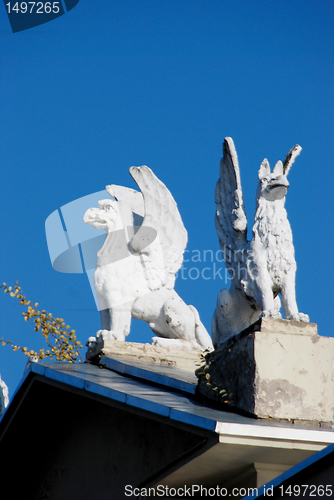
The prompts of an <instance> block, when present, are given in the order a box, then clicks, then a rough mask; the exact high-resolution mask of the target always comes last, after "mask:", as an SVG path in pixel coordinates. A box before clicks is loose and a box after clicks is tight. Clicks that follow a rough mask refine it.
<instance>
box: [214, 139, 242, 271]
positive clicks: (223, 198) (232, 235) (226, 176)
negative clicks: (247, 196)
mask: <svg viewBox="0 0 334 500" xmlns="http://www.w3.org/2000/svg"><path fill="white" fill-rule="evenodd" d="M215 202H216V208H217V211H216V217H215V225H216V231H217V235H218V238H219V244H220V249H221V251H222V253H223V256H224V260H225V264H226V266H227V268H228V269H230V268H231V266H232V268H234V264H237V263H238V262H239V261H241V260H240V259H242V252H240V253H239V251H240V250H241V249H243V248H244V247H245V245H246V244H247V217H246V212H245V207H244V198H243V194H242V188H241V181H240V170H239V162H238V156H237V152H236V150H235V147H234V142H233V140H232V139H231V137H226V138H225V140H224V144H223V158H222V159H221V161H220V178H219V179H218V182H217V184H216V189H215ZM230 272H231V271H230Z"/></svg>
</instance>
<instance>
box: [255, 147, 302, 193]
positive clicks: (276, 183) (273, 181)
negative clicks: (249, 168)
mask: <svg viewBox="0 0 334 500" xmlns="http://www.w3.org/2000/svg"><path fill="white" fill-rule="evenodd" d="M301 149H302V148H301V147H300V146H298V144H297V145H296V146H294V147H293V148H292V149H291V150H290V151H289V153H288V154H287V156H286V158H285V160H284V163H282V162H281V161H278V162H277V163H276V165H275V167H274V170H273V171H272V172H270V166H269V162H268V160H267V158H265V159H264V160H263V162H262V163H261V166H260V169H259V174H258V175H259V181H260V182H259V187H258V193H257V197H260V196H262V197H263V198H265V199H266V200H268V201H276V200H281V199H283V198H284V196H285V195H286V193H287V190H288V188H289V181H288V179H287V175H288V172H289V171H290V168H291V166H292V164H293V162H294V161H295V158H296V157H297V156H298V155H299V153H300V152H301Z"/></svg>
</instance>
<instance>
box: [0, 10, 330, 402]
mask: <svg viewBox="0 0 334 500" xmlns="http://www.w3.org/2000/svg"><path fill="white" fill-rule="evenodd" d="M333 21H334V4H333V3H332V2H328V1H324V0H322V1H311V0H304V1H301V0H290V1H285V0H284V1H276V0H273V1H270V2H268V1H260V0H255V1H253V2H245V1H238V0H235V1H234V2H227V1H223V0H220V1H216V0H211V1H209V2H204V1H199V0H192V1H189V0H183V1H182V2H179V1H178V2H177V1H174V0H168V1H163V0H161V1H159V2H157V1H141V2H137V1H133V0H128V1H127V0H124V1H122V2H107V1H102V2H92V1H88V0H80V2H79V3H78V5H77V6H76V7H75V8H74V9H72V10H71V11H70V12H69V13H67V14H65V15H64V16H61V17H59V18H58V19H56V20H54V21H52V22H50V23H47V24H44V25H41V26H39V27H36V28H33V29H30V30H27V31H22V32H19V33H15V34H13V33H12V32H11V29H10V25H9V21H8V18H7V16H6V11H5V7H4V6H3V7H1V8H0V39H1V55H0V57H1V83H0V84H1V120H0V127H1V134H0V137H1V151H2V155H1V161H2V169H1V172H2V176H1V204H2V217H1V225H2V234H1V276H0V281H1V282H2V281H6V282H7V283H8V284H12V283H14V282H15V281H16V280H19V284H20V285H21V286H22V288H23V290H24V292H25V294H26V296H27V297H28V298H30V299H31V300H33V301H34V302H35V301H38V302H39V304H40V307H41V308H44V309H47V310H48V311H50V312H52V313H53V314H55V315H56V316H59V317H63V318H65V320H66V322H67V323H69V324H70V325H71V327H72V328H74V329H75V330H76V331H77V334H78V337H79V339H80V340H81V341H82V342H83V343H85V341H86V339H87V338H88V337H89V336H91V335H94V334H95V332H96V331H97V330H98V329H99V314H98V311H97V309H96V306H95V302H94V299H93V295H92V292H91V289H90V286H89V282H88V279H87V276H86V275H85V274H63V273H58V272H56V271H54V270H53V268H52V266H51V261H50V257H49V253H48V249H47V244H46V237H45V220H46V218H47V217H48V216H49V215H50V214H51V213H52V212H54V211H55V210H57V209H58V208H60V207H61V206H63V205H65V204H67V203H69V202H71V201H73V200H76V199H78V198H81V197H83V196H86V195H89V194H91V193H95V192H97V191H101V190H103V189H104V188H105V185H107V184H119V185H123V186H128V187H136V186H135V184H134V182H133V181H132V179H131V177H130V175H129V173H128V169H129V167H131V166H132V165H143V164H146V165H148V166H149V167H151V168H152V169H153V171H154V172H155V173H156V175H157V176H158V177H159V178H160V179H161V180H162V181H163V182H164V183H165V184H166V185H167V187H168V188H169V189H170V190H171V192H172V194H173V196H174V198H175V200H176V201H177V203H178V207H179V210H180V213H181V216H182V219H183V222H184V224H185V227H186V229H187V231H188V237H189V242H188V250H189V252H188V253H187V257H188V259H187V260H189V257H190V258H191V257H192V256H194V255H197V256H198V255H200V256H201V260H202V262H194V261H191V259H190V262H186V263H185V264H184V265H185V268H186V271H185V272H184V274H183V276H184V278H187V279H182V278H180V277H179V278H178V280H177V284H176V290H177V291H178V293H179V294H180V295H181V296H182V298H183V299H184V300H185V301H186V302H187V303H189V304H193V305H195V306H196V307H197V309H198V310H199V312H200V315H201V319H202V321H203V322H204V324H205V326H206V327H207V328H208V329H210V324H211V318H212V314H213V311H214V308H215V303H216V297H217V293H218V291H219V290H220V289H221V288H223V287H226V286H229V283H228V282H225V280H224V279H219V275H216V276H215V278H214V272H213V263H208V262H203V260H204V251H205V250H212V252H213V253H215V252H216V251H217V250H218V240H217V236H216V232H215V227H214V213H215V205H214V196H213V192H214V187H215V183H216V181H217V178H218V172H219V160H220V157H221V146H222V142H223V139H224V137H225V136H231V137H232V138H233V139H234V142H235V145H236V148H237V152H238V156H239V162H240V169H241V181H242V186H243V191H244V197H245V204H246V211H247V215H248V221H249V229H251V226H252V222H253V217H254V207H255V191H256V186H257V171H258V168H259V165H260V163H261V161H262V160H263V158H264V157H267V158H268V159H269V162H270V164H271V165H272V166H273V165H274V163H275V162H276V161H277V160H279V159H284V157H285V155H286V153H287V152H288V151H289V149H290V148H291V147H292V146H294V145H295V144H296V143H299V144H300V145H301V146H302V147H303V151H302V153H301V155H300V156H299V158H298V159H297V160H296V162H295V164H294V165H293V167H292V169H291V172H290V174H289V181H290V189H289V193H288V197H287V203H286V208H287V211H288V215H289V220H290V223H291V226H292V230H293V235H294V244H295V250H296V260H297V265H298V271H297V302H298V306H299V310H300V311H302V312H305V313H308V314H309V316H310V318H311V321H313V322H316V323H317V324H318V329H319V333H320V334H321V335H333V329H332V326H331V323H332V322H331V317H332V311H333V294H332V283H333V257H332V255H333V250H332V248H333V244H334V241H333V194H332V190H333V184H334V183H333V181H334V177H333V139H334V137H333V135H334V134H333V130H334V127H333V117H334V101H333V70H334V61H333V53H334V31H333ZM78 224H81V220H79V221H78ZM206 255H207V256H208V255H209V253H207V254H206ZM218 264H219V265H220V267H221V268H222V272H221V275H223V277H224V272H225V271H224V265H223V263H218ZM218 264H217V263H216V265H218ZM207 266H209V268H210V269H211V270H212V272H211V274H210V272H208V274H206V276H209V275H210V279H203V278H202V277H200V278H199V279H191V277H194V276H196V275H197V272H196V271H190V269H191V268H193V267H194V268H196V269H199V271H200V273H201V271H202V269H203V268H204V267H207ZM17 302H18V301H16V300H14V299H12V298H10V297H8V296H7V295H4V294H3V293H1V294H0V306H1V333H0V335H1V336H2V337H5V338H7V339H9V338H10V339H12V340H13V341H15V342H18V343H20V344H21V345H22V344H24V345H27V346H28V347H29V348H34V349H38V348H39V347H42V346H43V340H41V339H40V336H39V334H37V333H35V332H34V330H33V324H32V323H31V322H29V323H27V324H26V323H25V322H24V321H23V318H22V316H21V312H22V309H21V308H20V306H19V305H18V303H17ZM151 336H152V334H151V331H150V329H149V327H148V326H147V325H146V324H144V323H142V324H141V323H139V322H137V321H136V322H134V323H133V325H132V331H131V333H130V336H129V337H128V340H132V341H144V342H148V341H150V338H151ZM26 360H27V358H26V357H25V356H24V355H23V354H21V353H18V352H12V351H11V349H10V348H9V347H1V349H0V374H1V376H2V378H3V380H4V381H5V382H6V383H7V385H8V386H9V390H10V395H11V394H12V393H13V391H14V390H15V388H16V386H17V384H18V383H19V381H20V379H21V377H22V374H23V370H24V367H25V364H26Z"/></svg>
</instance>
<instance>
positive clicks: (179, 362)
mask: <svg viewBox="0 0 334 500" xmlns="http://www.w3.org/2000/svg"><path fill="white" fill-rule="evenodd" d="M101 355H102V356H103V355H105V356H109V357H112V358H113V359H116V360H117V359H119V360H124V359H130V360H131V359H135V360H137V361H138V360H140V361H149V362H152V361H153V362H155V363H157V364H159V365H167V366H174V367H176V368H179V369H180V370H184V371H187V372H191V373H194V371H195V370H196V369H197V368H198V365H199V363H201V352H200V351H195V350H194V349H190V350H187V349H176V348H172V347H160V346H155V345H152V344H141V343H139V342H123V341H120V340H104V345H103V348H102V351H101Z"/></svg>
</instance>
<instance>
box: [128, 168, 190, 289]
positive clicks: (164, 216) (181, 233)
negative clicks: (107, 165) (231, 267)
mask: <svg viewBox="0 0 334 500" xmlns="http://www.w3.org/2000/svg"><path fill="white" fill-rule="evenodd" d="M130 174H131V176H132V178H133V179H134V181H135V182H136V183H137V185H138V186H139V188H140V190H141V192H142V194H143V197H144V205H145V216H144V220H143V222H142V225H141V227H140V228H139V230H138V231H137V232H136V233H135V234H134V236H133V237H132V239H131V241H130V246H131V248H132V249H133V250H134V251H135V252H138V253H142V254H143V255H147V249H149V250H150V252H151V254H150V256H149V259H148V260H147V262H146V267H147V266H149V268H150V269H151V271H152V270H153V268H154V266H156V267H158V268H159V269H160V272H159V273H158V270H157V273H158V274H159V276H160V281H161V284H160V286H161V285H165V284H166V285H167V286H173V284H174V280H175V276H174V275H175V273H176V272H177V271H178V270H179V269H180V267H181V265H182V261H183V253H184V250H185V248H186V245H187V240H188V235H187V231H186V229H185V227H184V225H183V222H182V219H181V216H180V213H179V211H178V208H177V204H176V202H175V200H174V198H173V196H172V194H171V193H170V191H169V190H168V189H167V187H166V186H165V185H164V184H163V183H162V182H161V181H160V180H159V179H158V178H157V177H156V175H155V174H154V173H153V172H152V170H151V169H150V168H148V167H147V166H145V165H144V166H142V167H131V168H130ZM152 229H153V230H155V231H156V233H157V241H158V242H159V244H158V245H155V250H154V253H152V252H153V248H152V247H153V246H152V245H150V246H148V245H147V239H148V235H150V234H151V232H150V230H152ZM159 253H160V256H159ZM152 259H153V261H155V262H153V264H154V265H152ZM161 259H162V260H161ZM150 263H151V265H150ZM161 266H162V267H161ZM147 269H148V267H147ZM161 271H162V272H161ZM157 273H156V274H157ZM156 281H157V280H155V282H156ZM155 288H157V286H156V285H155Z"/></svg>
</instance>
